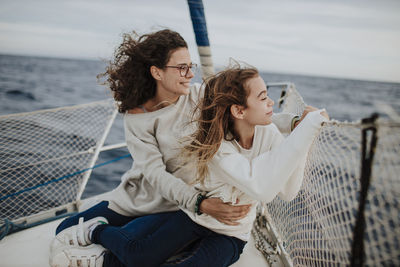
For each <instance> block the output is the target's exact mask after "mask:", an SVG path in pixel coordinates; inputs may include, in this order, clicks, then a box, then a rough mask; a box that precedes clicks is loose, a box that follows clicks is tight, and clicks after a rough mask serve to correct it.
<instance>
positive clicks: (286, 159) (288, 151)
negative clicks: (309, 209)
mask: <svg viewBox="0 0 400 267" xmlns="http://www.w3.org/2000/svg"><path fill="white" fill-rule="evenodd" d="M320 112H321V110H317V111H314V112H310V113H309V114H308V115H307V116H306V118H305V119H304V120H303V122H302V123H300V124H299V125H298V126H297V127H296V129H295V130H294V131H293V132H292V134H290V135H289V136H288V137H287V138H285V139H283V140H282V142H281V143H280V144H279V145H277V146H275V147H274V148H272V149H271V150H270V151H267V152H265V153H262V154H260V155H259V156H257V157H255V158H254V159H253V160H251V161H249V160H247V159H246V158H245V157H244V156H242V155H241V154H240V153H223V152H222V153H217V155H216V158H215V161H213V164H217V167H218V168H219V169H221V170H222V172H223V177H225V179H228V180H227V182H228V183H230V184H232V185H233V186H235V187H237V188H238V189H240V190H241V191H243V192H244V193H246V194H247V195H249V196H250V197H252V198H254V199H256V200H260V201H265V202H270V201H272V200H273V199H274V198H275V196H276V195H277V194H278V193H279V192H281V191H282V194H283V195H284V196H285V198H286V199H290V198H291V197H293V194H294V195H295V194H296V193H297V191H296V189H297V188H299V184H300V185H301V182H302V176H303V170H304V166H303V165H304V161H305V160H304V159H305V158H306V154H307V152H308V150H309V148H310V146H311V144H312V142H313V140H314V137H315V136H316V134H317V133H318V130H319V129H320V127H321V123H322V122H323V121H326V119H325V118H324V117H323V116H322V115H321V114H320ZM289 181H296V184H295V185H294V186H291V185H289V186H288V185H287V184H288V182H289ZM297 190H298V189H297Z"/></svg>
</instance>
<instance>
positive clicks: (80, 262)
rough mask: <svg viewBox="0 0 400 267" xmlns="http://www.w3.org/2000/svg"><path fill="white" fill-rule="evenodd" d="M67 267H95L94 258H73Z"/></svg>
mask: <svg viewBox="0 0 400 267" xmlns="http://www.w3.org/2000/svg"><path fill="white" fill-rule="evenodd" d="M69 267H96V256H95V255H92V256H90V257H87V256H73V257H71V259H70V265H69Z"/></svg>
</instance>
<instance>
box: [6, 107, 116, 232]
mask: <svg viewBox="0 0 400 267" xmlns="http://www.w3.org/2000/svg"><path fill="white" fill-rule="evenodd" d="M115 114H116V108H115V106H114V104H113V102H112V101H109V100H106V101H101V102H95V103H90V104H85V105H78V106H73V107H64V108H57V109H49V110H42V111H38V112H31V113H21V114H11V115H4V116H0V177H1V179H0V219H1V221H0V226H1V225H2V224H3V223H4V221H5V220H6V219H7V220H9V221H15V220H17V219H19V218H23V217H27V216H31V215H33V214H37V213H40V212H42V211H46V210H49V209H51V208H54V207H59V206H62V205H64V204H67V203H71V202H74V201H76V200H78V199H79V198H80V195H81V192H82V191H83V188H84V187H85V184H86V182H87V179H86V176H87V175H88V173H89V172H90V171H88V170H90V167H91V166H93V164H94V162H95V159H96V158H97V154H98V149H99V148H100V147H101V146H102V145H103V142H104V138H105V134H106V132H107V131H108V130H107V129H108V128H109V127H110V125H111V123H112V121H113V120H114V117H115ZM85 169H86V171H85ZM82 170H84V171H82Z"/></svg>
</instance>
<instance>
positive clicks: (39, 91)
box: [0, 55, 400, 198]
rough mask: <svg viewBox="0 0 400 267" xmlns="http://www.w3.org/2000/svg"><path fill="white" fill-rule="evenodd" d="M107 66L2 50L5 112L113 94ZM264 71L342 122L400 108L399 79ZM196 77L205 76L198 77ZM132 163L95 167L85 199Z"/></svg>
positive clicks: (119, 130) (117, 128)
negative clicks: (106, 81) (384, 107)
mask: <svg viewBox="0 0 400 267" xmlns="http://www.w3.org/2000/svg"><path fill="white" fill-rule="evenodd" d="M105 67H106V63H105V62H104V61H101V60H98V61H95V60H72V59H58V58H44V57H30V56H11V55H0V115H5V114H12V113H19V112H30V111H35V110H40V109H48V108H56V107H63V106H70V105H76V104H83V103H89V102H93V101H98V100H103V99H109V98H111V93H110V91H109V90H108V88H107V87H106V86H103V85H100V84H99V82H98V80H97V78H96V76H97V74H99V73H102V72H104V71H105ZM261 76H262V77H263V79H264V80H265V81H266V82H267V83H268V82H270V83H272V82H292V83H294V84H295V85H296V88H297V90H298V91H299V92H300V94H301V95H302V96H303V98H304V100H305V102H306V103H307V104H309V105H312V106H315V107H319V108H322V107H324V108H326V109H327V111H328V113H329V115H330V116H331V118H334V119H337V120H340V121H345V120H347V121H354V120H359V119H361V118H365V117H369V116H370V115H371V114H372V113H374V112H378V113H381V115H383V116H384V114H382V112H381V110H380V108H379V105H377V104H379V103H386V104H388V105H390V106H391V107H392V108H393V109H394V110H395V111H396V112H397V113H400V83H386V82H373V81H359V80H349V79H336V78H335V79H334V78H325V77H312V76H302V75H291V74H278V73H266V72H262V73H261ZM194 80H195V81H200V80H201V79H200V78H199V77H197V78H195V79H194ZM279 94H280V91H279V89H278V88H276V89H274V88H271V89H270V95H271V97H272V98H273V99H274V100H276V99H277V97H279ZM275 102H276V101H275ZM121 142H124V131H123V124H122V116H121V115H119V116H118V117H117V119H116V121H115V123H114V126H113V128H112V130H111V132H110V135H109V136H108V138H107V140H106V144H115V143H121ZM128 153H129V152H128V150H127V149H117V150H113V151H108V152H103V153H101V154H100V157H99V159H98V161H97V163H102V162H106V161H109V160H112V159H115V158H117V157H121V156H123V155H126V154H128ZM131 164H132V159H131V158H124V159H122V160H120V161H117V162H114V163H113V164H111V165H107V167H100V168H96V169H95V170H94V171H93V173H92V176H91V179H90V180H89V183H88V185H87V187H86V190H85V193H84V194H83V198H86V197H89V196H92V195H96V194H99V193H102V192H106V191H109V190H111V189H113V188H114V187H116V186H117V185H118V184H119V182H120V179H121V176H122V174H123V173H124V172H125V171H126V170H128V169H129V168H130V167H131Z"/></svg>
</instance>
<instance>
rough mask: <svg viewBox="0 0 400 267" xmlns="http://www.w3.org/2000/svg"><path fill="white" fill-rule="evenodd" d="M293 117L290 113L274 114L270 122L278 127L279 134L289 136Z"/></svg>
mask: <svg viewBox="0 0 400 267" xmlns="http://www.w3.org/2000/svg"><path fill="white" fill-rule="evenodd" d="M294 117H296V115H295V114H292V113H274V115H273V116H272V122H273V123H274V124H275V125H276V126H277V127H278V129H279V131H280V132H281V133H286V134H289V133H290V132H291V126H292V120H293V118H294Z"/></svg>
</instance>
